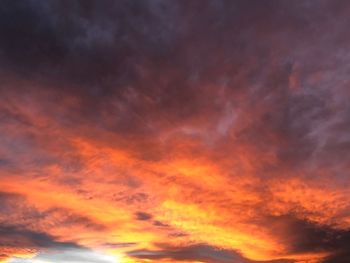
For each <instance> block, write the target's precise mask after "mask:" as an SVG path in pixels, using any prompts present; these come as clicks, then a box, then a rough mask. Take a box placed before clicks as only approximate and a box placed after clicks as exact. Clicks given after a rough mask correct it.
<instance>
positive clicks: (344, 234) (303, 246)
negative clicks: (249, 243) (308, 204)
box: [258, 215, 350, 263]
mask: <svg viewBox="0 0 350 263" xmlns="http://www.w3.org/2000/svg"><path fill="white" fill-rule="evenodd" d="M265 220H266V222H265V223H264V222H263V221H260V222H259V223H258V225H259V226H260V227H266V226H265V224H268V225H269V229H270V231H271V233H272V234H273V235H274V236H275V237H277V238H280V240H281V241H282V243H285V244H287V245H288V251H289V253H291V254H303V253H317V252H327V253H330V254H331V256H330V257H328V258H326V259H325V261H324V262H327V263H328V262H329V263H338V262H346V259H347V258H349V256H350V254H349V252H348V251H349V248H350V247H349V244H350V243H349V242H350V230H349V229H339V228H334V227H331V226H329V225H322V224H319V223H315V222H311V221H308V220H304V219H298V218H296V217H295V216H293V215H284V216H278V217H268V218H265ZM341 260H343V261H341Z"/></svg>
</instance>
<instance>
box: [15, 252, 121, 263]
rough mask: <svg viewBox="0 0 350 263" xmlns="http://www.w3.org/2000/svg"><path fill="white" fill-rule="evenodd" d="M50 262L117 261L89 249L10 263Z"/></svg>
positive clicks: (104, 262)
mask: <svg viewBox="0 0 350 263" xmlns="http://www.w3.org/2000/svg"><path fill="white" fill-rule="evenodd" d="M48 261H49V262H50V261H54V262H57V263H61V262H62V263H64V262H72V263H83V262H87V263H112V262H115V259H114V258H113V257H112V256H108V255H105V254H103V253H99V252H94V251H91V250H87V249H65V250H62V251H60V252H59V253H56V252H51V253H50V252H47V253H41V254H39V255H37V256H35V257H34V258H32V259H12V260H10V263H30V262H48Z"/></svg>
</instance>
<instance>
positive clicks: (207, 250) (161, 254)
mask: <svg viewBox="0 0 350 263" xmlns="http://www.w3.org/2000/svg"><path fill="white" fill-rule="evenodd" d="M158 247H159V250H147V249H140V250H133V251H130V252H128V255H129V256H131V257H135V258H140V259H150V260H157V259H158V260H159V259H171V260H177V261H201V262H208V263H214V262H217V263H218V262H220V263H221V262H222V263H224V262H236V263H252V262H257V261H251V260H248V259H246V258H244V257H243V256H241V255H240V254H239V253H237V252H235V251H232V250H224V249H218V248H215V247H212V246H209V245H205V244H196V245H190V246H187V247H174V246H169V245H167V244H158ZM265 262H267V261H265ZM269 262H276V263H288V262H291V261H289V260H287V261H286V260H276V261H269Z"/></svg>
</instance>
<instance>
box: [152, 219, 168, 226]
mask: <svg viewBox="0 0 350 263" xmlns="http://www.w3.org/2000/svg"><path fill="white" fill-rule="evenodd" d="M153 225H155V226H159V227H169V225H168V224H165V223H162V222H160V221H157V220H155V221H154V222H153Z"/></svg>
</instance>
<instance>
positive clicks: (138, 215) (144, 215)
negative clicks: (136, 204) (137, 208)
mask: <svg viewBox="0 0 350 263" xmlns="http://www.w3.org/2000/svg"><path fill="white" fill-rule="evenodd" d="M152 217H153V216H152V215H151V214H148V213H145V212H137V213H136V219H137V220H141V221H147V220H150V219H152Z"/></svg>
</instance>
